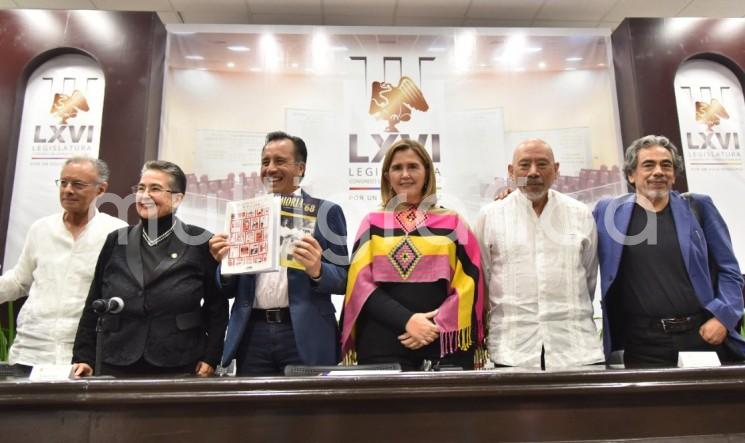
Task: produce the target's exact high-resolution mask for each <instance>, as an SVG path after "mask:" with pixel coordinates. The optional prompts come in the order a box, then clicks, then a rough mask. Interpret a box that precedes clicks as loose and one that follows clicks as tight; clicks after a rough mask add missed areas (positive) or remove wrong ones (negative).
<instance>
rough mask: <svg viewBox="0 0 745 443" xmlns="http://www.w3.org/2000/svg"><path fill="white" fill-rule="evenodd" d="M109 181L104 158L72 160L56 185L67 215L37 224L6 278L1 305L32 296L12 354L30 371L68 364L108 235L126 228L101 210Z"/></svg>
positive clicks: (1, 279)
mask: <svg viewBox="0 0 745 443" xmlns="http://www.w3.org/2000/svg"><path fill="white" fill-rule="evenodd" d="M108 179H109V168H108V166H107V165H106V163H105V162H103V161H102V160H98V159H94V158H89V157H72V158H70V159H68V160H66V161H65V163H64V165H63V167H62V171H61V173H60V178H59V179H58V180H56V181H55V182H56V184H57V186H58V187H59V198H60V205H61V206H62V209H63V212H62V213H61V214H59V213H58V214H54V215H50V216H47V217H44V218H42V219H40V220H37V221H36V222H35V223H34V224H32V225H31V227H30V228H29V231H28V235H27V236H26V242H25V244H24V246H23V251H22V252H21V256H20V257H19V258H18V262H17V263H16V265H15V266H14V267H13V268H12V269H9V270H7V271H6V272H5V273H4V274H3V276H2V277H0V303H5V302H8V301H13V300H16V299H19V298H21V297H24V296H27V297H28V298H27V300H26V303H25V304H24V305H23V307H22V308H21V311H20V313H19V314H18V324H17V328H16V337H15V340H14V341H13V345H12V347H11V348H10V356H9V362H10V363H11V364H14V365H17V367H18V368H19V369H21V370H23V371H25V372H28V371H30V369H31V367H32V366H34V365H39V364H68V363H69V362H70V359H71V358H72V344H73V340H74V338H75V331H76V329H77V326H78V320H79V319H80V314H81V312H82V310H83V305H84V302H85V297H86V295H87V294H88V288H89V287H90V284H91V280H92V279H93V270H94V268H95V265H96V260H97V259H98V254H99V252H100V251H101V247H102V246H103V243H104V241H105V240H106V236H107V235H108V234H109V233H110V232H112V231H114V230H116V229H119V228H121V227H123V226H126V223H125V222H123V221H122V220H120V219H118V218H115V217H111V216H109V215H107V214H104V213H100V212H98V210H97V209H96V205H95V202H96V199H97V198H98V197H99V196H100V195H102V194H103V193H105V192H106V189H107V187H108Z"/></svg>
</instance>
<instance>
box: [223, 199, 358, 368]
mask: <svg viewBox="0 0 745 443" xmlns="http://www.w3.org/2000/svg"><path fill="white" fill-rule="evenodd" d="M302 195H303V199H308V198H310V197H309V196H308V194H306V193H305V192H303V193H302ZM318 204H319V207H320V209H319V211H318V217H317V220H316V226H315V230H314V232H313V237H315V239H316V240H318V243H319V244H320V245H321V248H322V249H323V251H324V254H323V258H322V262H321V279H320V280H319V281H318V282H314V281H312V280H311V279H310V277H308V274H306V273H305V271H300V270H298V269H292V268H290V269H288V270H287V285H288V294H289V299H290V317H291V318H292V328H293V332H294V333H295V343H296V345H297V350H298V354H300V358H301V359H302V361H303V363H304V364H306V365H333V364H336V363H337V362H338V361H339V354H340V348H339V328H338V325H337V323H336V316H335V315H334V312H335V309H334V305H333V304H332V303H331V294H344V292H345V291H346V285H347V269H348V267H349V254H348V252H347V223H346V221H345V219H344V213H343V212H342V210H341V208H340V207H339V206H338V205H336V204H334V203H331V202H329V201H326V200H318ZM220 280H221V279H220V274H219V270H218V273H217V281H218V283H219V282H220ZM225 283H226V284H225V285H224V290H225V294H226V295H227V296H228V297H235V302H234V303H233V309H232V311H231V314H230V323H229V324H228V332H227V334H226V337H225V351H224V352H223V356H222V364H223V365H224V366H227V365H228V364H229V363H230V361H231V360H232V359H233V358H234V357H235V353H236V350H237V349H238V347H239V345H240V343H241V340H243V336H244V334H245V331H246V326H247V325H248V321H249V319H250V317H251V308H252V307H253V303H254V297H255V295H256V294H255V292H256V277H255V275H240V276H236V277H233V278H228V279H226V280H225Z"/></svg>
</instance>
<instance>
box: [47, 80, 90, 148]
mask: <svg viewBox="0 0 745 443" xmlns="http://www.w3.org/2000/svg"><path fill="white" fill-rule="evenodd" d="M89 110H90V107H89V106H88V100H86V99H85V96H84V95H83V93H82V92H80V91H79V90H77V89H76V90H75V91H73V93H72V94H70V95H66V94H60V93H57V94H54V100H53V101H52V108H51V110H50V111H49V113H50V114H52V115H54V116H55V117H58V118H59V119H60V123H61V124H60V125H59V126H57V125H49V130H48V131H47V130H45V128H44V127H43V126H41V125H37V126H36V127H35V128H34V143H80V142H83V141H84V142H85V143H93V125H86V126H77V127H76V126H72V125H68V124H67V120H69V119H71V118H75V117H77V116H78V111H83V112H88V111H89Z"/></svg>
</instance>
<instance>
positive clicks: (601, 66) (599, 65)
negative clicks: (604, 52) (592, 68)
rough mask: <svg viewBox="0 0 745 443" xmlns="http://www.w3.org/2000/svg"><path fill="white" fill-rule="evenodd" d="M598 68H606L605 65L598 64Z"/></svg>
mask: <svg viewBox="0 0 745 443" xmlns="http://www.w3.org/2000/svg"><path fill="white" fill-rule="evenodd" d="M597 67H598V68H605V63H598V64H597Z"/></svg>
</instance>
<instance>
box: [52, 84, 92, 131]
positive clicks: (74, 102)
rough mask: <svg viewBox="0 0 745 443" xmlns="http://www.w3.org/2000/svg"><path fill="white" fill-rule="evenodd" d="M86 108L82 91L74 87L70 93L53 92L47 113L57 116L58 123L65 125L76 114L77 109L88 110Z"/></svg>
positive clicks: (86, 104) (86, 102)
mask: <svg viewBox="0 0 745 443" xmlns="http://www.w3.org/2000/svg"><path fill="white" fill-rule="evenodd" d="M88 110H89V108H88V101H87V100H86V99H85V97H84V96H83V93H82V92H80V91H78V90H77V89H76V90H75V91H73V93H72V95H66V94H54V101H53V102H52V109H51V110H50V111H49V113H50V114H52V115H56V116H57V117H59V118H60V123H61V124H63V125H66V124H67V120H68V119H70V118H74V117H76V116H77V115H78V111H84V112H88Z"/></svg>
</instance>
